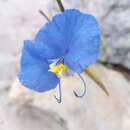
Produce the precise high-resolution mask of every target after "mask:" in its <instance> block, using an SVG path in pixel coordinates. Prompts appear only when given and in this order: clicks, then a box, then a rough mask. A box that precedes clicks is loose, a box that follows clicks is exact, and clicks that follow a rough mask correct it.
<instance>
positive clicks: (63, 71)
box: [49, 64, 68, 76]
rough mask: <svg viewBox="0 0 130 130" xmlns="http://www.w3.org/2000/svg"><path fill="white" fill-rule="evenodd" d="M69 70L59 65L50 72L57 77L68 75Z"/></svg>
mask: <svg viewBox="0 0 130 130" xmlns="http://www.w3.org/2000/svg"><path fill="white" fill-rule="evenodd" d="M67 70H68V69H67V66H65V65H64V64H59V65H57V66H53V67H51V68H50V69H49V71H50V72H52V73H54V74H56V75H57V76H62V75H65V74H66V73H67Z"/></svg>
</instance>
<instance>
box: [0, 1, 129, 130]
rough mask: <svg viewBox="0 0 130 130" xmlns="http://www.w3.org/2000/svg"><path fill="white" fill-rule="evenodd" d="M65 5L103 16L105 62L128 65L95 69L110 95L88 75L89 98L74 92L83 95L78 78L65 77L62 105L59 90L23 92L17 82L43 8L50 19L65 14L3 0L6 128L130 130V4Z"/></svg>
mask: <svg viewBox="0 0 130 130" xmlns="http://www.w3.org/2000/svg"><path fill="white" fill-rule="evenodd" d="M63 3H64V4H65V7H67V8H75V7H76V8H79V9H81V10H82V11H84V12H89V13H92V14H94V15H95V16H96V17H97V19H98V21H99V22H100V26H101V31H102V53H101V57H100V60H102V61H104V62H107V63H111V64H118V65H121V68H122V67H123V69H121V72H118V71H117V70H115V68H114V69H109V68H106V67H104V66H102V65H96V66H94V69H95V71H97V73H98V75H99V76H100V78H101V79H102V80H103V82H104V83H105V84H106V86H107V88H108V91H109V93H110V96H109V97H107V96H106V95H105V94H104V93H103V92H102V90H100V89H99V88H98V87H97V85H96V84H95V83H94V82H93V81H92V80H91V79H89V78H88V77H86V82H87V85H88V91H87V95H86V96H85V97H84V98H83V99H76V98H75V97H74V96H73V93H72V91H73V90H74V89H76V90H79V92H80V91H81V90H80V88H81V86H82V84H81V82H80V81H79V80H78V78H77V77H73V78H70V79H68V78H67V79H64V80H63V81H62V82H63V93H64V95H63V103H62V104H60V105H59V104H57V103H56V101H55V100H54V98H53V96H54V94H56V90H54V91H51V92H48V93H44V94H35V93H33V92H30V91H28V90H26V89H23V87H22V86H21V85H20V83H19V82H18V81H17V80H16V77H17V73H18V63H19V54H20V50H21V47H22V43H23V40H24V39H33V36H34V35H35V33H36V31H37V29H38V28H39V27H40V26H41V25H43V23H44V22H45V19H44V18H43V17H42V16H41V15H40V14H39V13H38V10H39V9H42V10H44V12H46V13H47V14H48V16H49V17H52V16H53V15H54V14H55V13H56V12H57V11H59V10H58V7H57V5H56V2H55V1H52V0H48V1H43V0H39V1H38V2H37V1H35V0H27V1H26V0H0V30H1V31H0V43H1V44H0V104H1V105H0V130H52V129H54V130H62V129H63V130H71V129H75V130H86V129H89V130H128V129H130V78H129V77H130V74H129V69H130V44H129V43H130V38H129V34H130V29H129V28H130V22H129V14H130V8H129V6H128V5H129V4H130V0H122V1H118V0H109V2H106V1H105V0H93V1H92V0H82V1H80V0H79V1H78V0H77V1H75V0H66V1H64V0H63ZM124 68H125V69H124ZM119 69H120V67H119V68H118V70H119ZM124 74H125V75H124ZM83 76H84V77H85V76H86V75H85V74H83ZM12 83H13V85H12Z"/></svg>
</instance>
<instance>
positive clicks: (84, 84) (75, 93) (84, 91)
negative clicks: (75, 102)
mask: <svg viewBox="0 0 130 130" xmlns="http://www.w3.org/2000/svg"><path fill="white" fill-rule="evenodd" d="M78 76H79V78H80V79H81V81H82V82H83V86H84V90H83V93H82V94H81V95H79V94H77V92H75V91H73V93H74V95H75V96H76V97H78V98H82V97H83V96H84V95H85V94H86V88H87V87H86V83H85V80H84V79H83V77H82V76H81V75H80V74H78Z"/></svg>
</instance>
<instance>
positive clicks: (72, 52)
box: [19, 9, 100, 92]
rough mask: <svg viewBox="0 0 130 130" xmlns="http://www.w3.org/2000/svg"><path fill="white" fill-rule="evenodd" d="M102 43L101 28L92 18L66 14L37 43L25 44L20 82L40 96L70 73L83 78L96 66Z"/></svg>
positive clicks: (44, 30) (56, 18) (45, 29)
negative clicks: (39, 93)
mask: <svg viewBox="0 0 130 130" xmlns="http://www.w3.org/2000/svg"><path fill="white" fill-rule="evenodd" d="M99 43H100V30H99V25H98V23H97V21H96V19H95V18H94V17H93V16H92V15H89V14H84V13H81V12H80V11H78V10H76V9H69V10H65V11H64V12H62V13H60V14H58V15H56V16H54V17H53V19H52V20H51V21H50V22H48V23H46V24H45V25H44V26H43V27H42V28H41V29H40V30H39V31H38V33H37V34H36V37H35V39H34V41H33V42H32V41H30V40H25V41H24V47H23V50H22V57H21V69H20V73H19V79H20V81H21V83H22V84H23V85H24V86H26V87H28V88H30V89H32V90H35V91H38V92H44V91H48V90H50V89H53V88H55V87H56V86H57V84H58V83H59V82H60V75H61V74H63V75H64V74H65V73H66V72H67V70H72V71H73V72H75V73H78V74H80V73H81V72H83V71H84V70H85V68H86V67H88V66H89V65H91V64H94V63H96V61H97V58H98V55H99ZM56 59H58V62H54V61H55V60H56ZM53 62H54V64H55V65H54V66H53V67H51V66H50V64H52V63H53Z"/></svg>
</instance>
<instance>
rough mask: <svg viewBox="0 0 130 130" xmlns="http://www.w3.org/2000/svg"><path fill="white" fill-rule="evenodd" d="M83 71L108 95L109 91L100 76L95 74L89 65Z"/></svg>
mask: <svg viewBox="0 0 130 130" xmlns="http://www.w3.org/2000/svg"><path fill="white" fill-rule="evenodd" d="M85 73H86V74H87V75H88V76H89V77H90V78H91V79H92V80H94V81H95V82H96V84H97V85H98V86H99V87H100V88H101V89H102V90H103V91H104V92H105V93H106V95H107V96H109V93H108V91H107V89H106V87H105V85H104V84H103V82H102V81H101V80H100V78H99V77H98V76H97V74H96V73H95V72H94V71H93V70H92V69H91V68H90V67H89V68H87V69H86V70H85Z"/></svg>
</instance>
